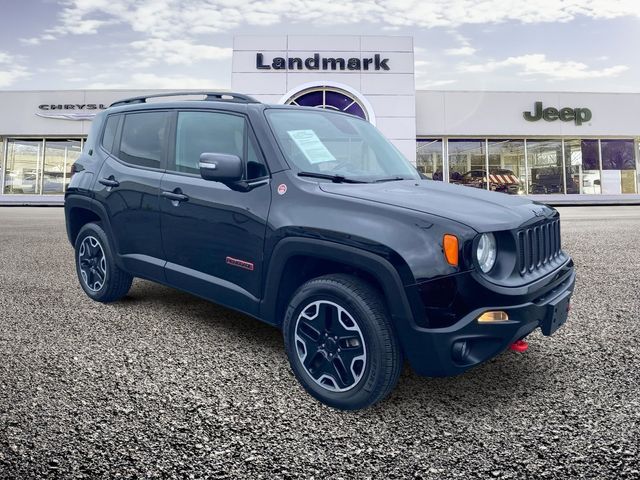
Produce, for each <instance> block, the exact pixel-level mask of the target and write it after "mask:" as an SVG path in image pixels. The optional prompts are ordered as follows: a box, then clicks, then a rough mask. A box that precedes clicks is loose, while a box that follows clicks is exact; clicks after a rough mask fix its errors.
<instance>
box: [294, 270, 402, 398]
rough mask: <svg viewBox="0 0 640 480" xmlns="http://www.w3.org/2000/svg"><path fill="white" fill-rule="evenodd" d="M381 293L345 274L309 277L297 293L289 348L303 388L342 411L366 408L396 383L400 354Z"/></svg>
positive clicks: (400, 359)
mask: <svg viewBox="0 0 640 480" xmlns="http://www.w3.org/2000/svg"><path fill="white" fill-rule="evenodd" d="M380 296H381V295H380V293H379V292H378V291H377V290H376V289H375V288H373V287H372V286H371V285H370V284H368V283H367V282H365V281H363V280H361V279H359V278H357V277H354V276H351V275H344V274H335V275H326V276H323V277H319V278H316V279H314V280H310V281H309V282H307V283H305V284H304V285H302V286H301V287H300V288H299V289H298V291H297V292H296V293H295V294H294V295H293V298H292V299H291V302H290V304H289V308H288V309H287V313H286V316H285V320H284V329H283V333H284V339H285V348H286V351H287V355H288V357H289V362H290V364H291V368H292V370H293V372H294V374H295V376H296V378H297V379H298V380H299V381H300V383H301V384H302V385H303V386H304V388H305V389H306V390H307V391H308V392H309V393H310V394H311V395H313V396H314V397H315V398H317V399H318V400H320V401H321V402H323V403H325V404H327V405H329V406H331V407H335V408H339V409H343V410H355V409H360V408H366V407H368V406H370V405H373V404H374V403H376V402H378V401H380V400H382V399H383V398H385V397H386V396H387V395H388V394H389V393H390V392H391V390H393V388H394V387H395V385H396V383H397V381H398V377H399V376H400V370H401V368H402V355H401V351H400V346H399V343H398V340H397V337H396V334H395V332H394V330H393V327H392V325H391V321H390V319H389V315H388V314H387V311H386V308H385V305H384V304H383V303H382V302H381V300H380Z"/></svg>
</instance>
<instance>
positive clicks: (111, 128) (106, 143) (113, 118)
mask: <svg viewBox="0 0 640 480" xmlns="http://www.w3.org/2000/svg"><path fill="white" fill-rule="evenodd" d="M119 120H120V115H109V116H108V117H107V121H106V122H105V123H106V125H105V127H104V133H103V134H102V148H104V149H105V150H106V151H107V152H109V153H112V152H113V142H114V140H115V138H116V131H117V129H118V121H119Z"/></svg>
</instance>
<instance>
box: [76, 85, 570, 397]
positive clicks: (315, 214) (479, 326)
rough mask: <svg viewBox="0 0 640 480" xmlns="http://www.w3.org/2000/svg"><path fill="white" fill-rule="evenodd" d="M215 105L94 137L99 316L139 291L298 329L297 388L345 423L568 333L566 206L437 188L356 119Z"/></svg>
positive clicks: (91, 285)
mask: <svg viewBox="0 0 640 480" xmlns="http://www.w3.org/2000/svg"><path fill="white" fill-rule="evenodd" d="M199 94H200V96H199V97H198V98H197V99H195V100H188V99H187V98H185V97H188V96H193V95H195V93H194V92H188V93H184V92H178V93H175V94H170V95H166V94H163V95H156V96H157V97H172V96H181V97H183V98H173V99H170V100H172V101H166V100H165V101H160V102H158V101H157V99H154V100H155V101H148V100H149V99H150V98H152V97H156V96H146V97H136V98H131V99H127V100H122V101H119V102H116V103H114V104H113V105H111V106H110V108H108V109H107V110H105V111H104V112H101V113H99V114H98V115H97V116H96V118H95V120H94V121H93V123H92V127H91V132H90V134H89V136H88V139H87V141H86V143H85V147H84V151H83V153H82V155H81V156H80V158H79V159H78V160H77V162H76V163H75V164H74V166H73V177H72V178H71V183H70V185H69V188H68V190H67V192H66V199H65V214H66V226H67V232H68V236H69V240H70V241H71V243H72V244H73V245H74V247H75V264H76V270H77V274H78V278H79V281H80V285H81V286H82V288H83V289H84V291H85V292H86V294H87V295H88V296H89V297H90V298H92V299H93V300H96V301H99V302H114V301H117V300H118V299H120V298H122V297H123V296H124V295H126V294H127V292H128V291H129V288H130V287H131V282H132V279H133V278H134V277H140V278H145V279H148V280H152V281H154V282H159V283H162V284H165V285H169V286H171V287H175V288H178V289H181V290H184V291H186V292H190V293H192V294H194V295H197V296H199V297H202V298H205V299H208V300H211V301H214V302H216V303H219V304H221V305H224V306H226V307H229V308H232V309H235V310H238V311H240V312H243V313H245V314H247V315H251V316H253V317H255V318H258V319H260V320H262V321H264V322H267V323H269V324H271V325H274V326H276V327H278V328H281V329H282V331H283V336H284V345H285V350H286V353H287V355H288V358H289V361H290V364H291V369H292V371H293V373H294V375H295V376H296V378H297V379H298V380H299V381H300V383H301V384H302V385H303V386H304V388H305V389H306V390H307V391H308V392H309V393H310V394H311V395H313V396H314V397H315V398H317V399H318V400H320V401H322V402H324V403H325V404H327V405H330V406H332V407H335V408H339V409H359V408H364V407H367V406H370V405H372V404H374V403H376V402H378V401H380V400H381V399H383V398H384V397H386V396H387V395H388V394H389V392H391V390H392V389H393V388H394V386H395V384H396V383H397V381H398V377H399V375H400V371H401V368H402V366H403V361H404V359H406V360H407V361H408V362H409V363H410V365H411V366H412V368H413V369H414V370H415V371H416V372H418V373H419V374H422V375H428V376H448V375H456V374H459V373H462V372H464V371H466V370H467V369H469V368H471V367H473V366H475V365H478V364H480V363H482V362H485V361H487V360H489V359H491V358H493V357H495V356H496V355H498V354H500V353H501V352H503V351H505V350H506V349H507V348H509V347H510V346H511V345H513V344H514V343H516V342H519V341H521V340H522V339H523V338H524V337H526V336H527V335H529V334H530V333H531V332H532V331H533V330H535V329H537V328H540V329H541V330H542V333H543V334H544V335H551V334H553V333H554V332H555V331H556V330H557V328H558V327H559V326H561V325H562V324H563V323H564V322H565V320H566V318H567V312H568V310H569V299H570V296H571V293H572V291H573V287H574V282H575V272H574V268H573V262H572V260H571V258H569V256H567V255H566V254H565V253H564V252H563V250H562V249H561V245H560V220H559V215H558V212H557V211H556V210H554V209H553V208H550V207H548V206H545V205H542V204H539V203H536V202H532V201H530V200H527V199H524V198H522V197H518V196H509V195H504V194H502V193H494V192H489V191H486V190H484V191H483V190H480V189H474V188H468V187H463V186H458V185H450V184H446V183H442V182H437V181H432V180H425V179H422V178H421V176H420V175H419V173H418V172H417V171H416V169H415V168H414V167H413V166H412V165H411V164H410V163H409V162H408V161H407V160H406V159H405V158H404V157H403V156H402V155H401V154H400V153H399V152H398V151H397V150H396V149H395V148H394V147H393V146H392V145H391V143H389V142H388V141H387V140H386V139H385V138H384V137H383V136H382V135H381V134H380V132H379V131H378V130H376V128H375V127H374V126H373V125H371V124H370V123H368V122H367V121H365V120H362V119H359V118H356V117H354V116H351V115H348V114H344V113H339V112H331V111H327V110H322V109H317V108H304V107H295V106H284V105H264V104H262V103H259V102H257V101H256V100H254V99H252V98H250V97H247V96H245V95H239V94H233V93H218V92H199Z"/></svg>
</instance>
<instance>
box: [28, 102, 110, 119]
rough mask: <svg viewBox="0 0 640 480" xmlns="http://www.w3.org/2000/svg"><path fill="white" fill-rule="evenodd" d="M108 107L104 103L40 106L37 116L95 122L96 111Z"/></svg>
mask: <svg viewBox="0 0 640 480" xmlns="http://www.w3.org/2000/svg"><path fill="white" fill-rule="evenodd" d="M106 108H107V107H106V106H105V105H104V104H103V103H65V104H53V103H51V104H47V103H45V104H42V105H38V110H39V111H38V112H36V115H38V116H39V117H43V118H53V119H56V120H93V117H95V116H96V113H97V112H96V110H104V109H106Z"/></svg>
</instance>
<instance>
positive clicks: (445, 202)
mask: <svg viewBox="0 0 640 480" xmlns="http://www.w3.org/2000/svg"><path fill="white" fill-rule="evenodd" d="M320 189H321V190H322V191H324V192H326V193H329V194H333V195H341V196H345V197H352V198H358V199H362V200H368V201H371V202H375V203H379V204H384V205H393V206H396V207H401V208H407V209H411V210H415V211H418V212H423V213H428V214H430V215H437V216H439V217H443V218H448V219H451V220H454V221H456V222H459V223H462V224H464V225H466V226H468V227H471V228H473V229H474V230H476V231H477V232H480V233H482V232H490V231H499V230H510V229H513V228H516V227H519V226H521V225H522V224H523V223H526V222H527V221H531V220H537V219H539V218H542V217H551V216H553V215H554V214H555V210H554V209H553V208H550V207H548V206H546V205H543V204H541V203H537V202H533V201H531V200H528V199H526V198H523V197H521V196H519V195H508V194H505V193H497V192H489V191H486V190H482V189H479V188H472V187H464V186H461V185H451V184H446V183H442V182H437V181H433V180H418V181H415V180H404V181H395V182H384V183H365V184H344V183H320Z"/></svg>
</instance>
